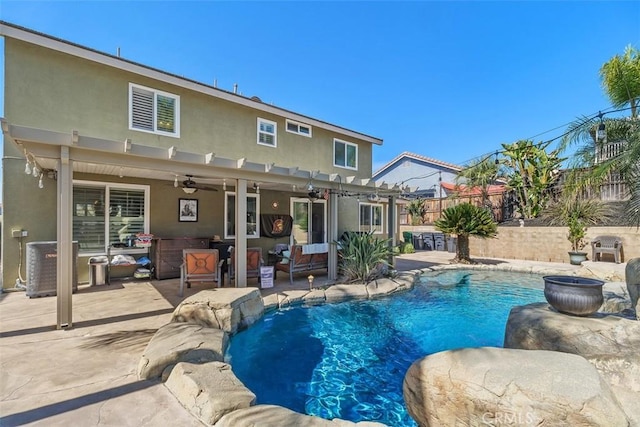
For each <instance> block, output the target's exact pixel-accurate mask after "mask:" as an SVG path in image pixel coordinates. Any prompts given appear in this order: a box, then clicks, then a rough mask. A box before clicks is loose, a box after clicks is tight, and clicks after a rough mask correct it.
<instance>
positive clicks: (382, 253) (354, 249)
mask: <svg viewBox="0 0 640 427" xmlns="http://www.w3.org/2000/svg"><path fill="white" fill-rule="evenodd" d="M338 243H339V245H340V251H338V256H339V257H340V267H341V271H342V273H343V274H344V280H345V282H364V283H368V282H370V281H372V280H374V279H376V278H378V277H381V276H382V275H383V274H384V272H385V271H386V270H387V267H389V258H390V257H391V255H393V249H392V248H391V246H390V245H389V243H390V240H389V239H380V238H377V237H374V236H373V232H370V233H345V235H344V237H343V239H342V240H341V241H340V242H338Z"/></svg>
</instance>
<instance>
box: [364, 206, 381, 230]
mask: <svg viewBox="0 0 640 427" xmlns="http://www.w3.org/2000/svg"><path fill="white" fill-rule="evenodd" d="M359 221H360V222H359V223H360V229H359V230H360V231H364V232H367V233H368V232H373V233H375V234H380V233H382V205H380V204H374V203H360V220H359Z"/></svg>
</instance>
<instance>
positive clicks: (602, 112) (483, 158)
mask: <svg viewBox="0 0 640 427" xmlns="http://www.w3.org/2000/svg"><path fill="white" fill-rule="evenodd" d="M613 108H615V107H609V108H607V109H605V110H599V111H598V113H592V114H590V115H588V116H586V117H585V118H584V119H583V120H582V122H581V123H579V124H578V126H582V125H585V124H587V123H589V122H591V121H593V120H594V119H596V118H598V117H602V116H604V115H606V114H611V113H619V112H621V111H627V110H630V109H631V108H632V107H625V108H619V109H613ZM607 110H609V111H607ZM573 123H575V122H569V123H567V124H565V125H561V126H557V127H555V128H553V129H550V130H547V131H545V132H542V133H539V134H537V135H534V136H532V137H530V138H527V140H530V139H533V138H535V137H537V136H540V135H544V134H547V133H549V132H553V131H554V130H557V129H560V128H562V127H566V126H570V125H571V124H573ZM578 126H575V127H578ZM575 127H572V129H570V130H568V131H566V132H564V133H563V134H562V135H560V136H556V137H555V138H551V139H548V140H546V141H542V142H539V143H537V144H534V147H542V146H544V145H548V144H550V143H552V142H554V141H556V140H558V139H561V138H564V137H565V136H567V135H569V134H570V133H571V132H573V131H574V129H575ZM498 154H504V150H502V149H498V150H496V151H492V152H491V153H487V154H482V155H480V156H477V157H474V158H472V159H469V160H467V161H465V162H463V163H462V164H463V165H467V164H469V163H471V162H473V161H475V160H478V159H480V160H478V163H481V162H484V161H486V160H487V159H489V158H491V156H496V157H497V155H498Z"/></svg>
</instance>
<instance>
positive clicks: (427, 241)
mask: <svg viewBox="0 0 640 427" xmlns="http://www.w3.org/2000/svg"><path fill="white" fill-rule="evenodd" d="M422 241H423V242H424V248H425V249H426V250H428V251H432V250H433V248H434V246H433V233H422Z"/></svg>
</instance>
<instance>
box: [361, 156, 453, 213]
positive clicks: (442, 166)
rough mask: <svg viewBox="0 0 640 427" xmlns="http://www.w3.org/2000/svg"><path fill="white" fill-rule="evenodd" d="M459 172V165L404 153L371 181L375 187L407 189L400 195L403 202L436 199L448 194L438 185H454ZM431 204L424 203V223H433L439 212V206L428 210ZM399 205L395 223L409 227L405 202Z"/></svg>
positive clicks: (385, 166) (445, 189)
mask: <svg viewBox="0 0 640 427" xmlns="http://www.w3.org/2000/svg"><path fill="white" fill-rule="evenodd" d="M461 170H462V168H461V167H460V166H457V165H454V164H451V163H446V162H443V161H440V160H436V159H432V158H430V157H425V156H421V155H419V154H414V153H409V152H406V151H405V152H403V153H401V154H400V155H398V156H396V157H395V158H394V159H393V160H391V161H390V162H389V163H387V164H386V165H384V166H383V167H381V168H380V169H378V170H377V171H375V172H374V173H373V180H374V181H375V182H376V183H377V184H378V185H383V184H386V185H398V186H400V187H402V188H408V191H405V192H403V194H402V196H403V198H405V199H415V198H424V199H427V200H428V201H429V200H430V199H438V200H439V199H444V198H446V197H447V196H449V195H451V194H452V192H451V191H450V190H448V189H447V187H445V186H442V185H441V184H442V183H446V182H449V183H453V182H455V180H456V176H457V175H458V173H459V172H460V171H461ZM432 204H433V203H426V208H427V213H426V214H425V217H424V221H426V222H432V221H434V220H435V219H437V218H438V217H439V212H441V206H442V203H438V205H437V206H435V209H436V210H435V211H432V210H431V208H432V206H431V205H432ZM399 205H400V207H401V208H400V212H399V214H398V219H399V223H400V224H404V225H406V224H409V214H408V212H407V211H406V210H405V208H406V203H402V201H401V202H400V203H399Z"/></svg>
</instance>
